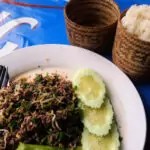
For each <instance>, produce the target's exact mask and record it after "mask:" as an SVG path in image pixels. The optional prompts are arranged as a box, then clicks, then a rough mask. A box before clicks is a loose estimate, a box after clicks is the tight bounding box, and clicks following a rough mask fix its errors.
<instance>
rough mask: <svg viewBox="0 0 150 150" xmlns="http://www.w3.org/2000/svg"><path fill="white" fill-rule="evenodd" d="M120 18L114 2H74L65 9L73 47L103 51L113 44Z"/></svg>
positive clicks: (91, 0) (94, 0) (96, 0)
mask: <svg viewBox="0 0 150 150" xmlns="http://www.w3.org/2000/svg"><path fill="white" fill-rule="evenodd" d="M119 16H120V11H119V8H118V6H117V5H116V4H115V3H114V2H113V1H112V0H72V1H70V2H69V3H68V4H67V5H66V7H65V20H66V28H67V35H68V39H69V41H70V43H71V44H72V45H76V46H80V47H84V48H87V49H90V50H94V51H96V50H98V51H102V49H103V48H102V47H105V46H106V45H110V43H112V42H113V38H114V34H115V30H116V24H117V19H118V18H119Z"/></svg>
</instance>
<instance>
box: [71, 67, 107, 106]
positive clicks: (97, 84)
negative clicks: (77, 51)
mask: <svg viewBox="0 0 150 150" xmlns="http://www.w3.org/2000/svg"><path fill="white" fill-rule="evenodd" d="M73 85H74V87H77V89H76V93H77V95H78V97H79V98H80V100H81V101H82V102H83V103H84V104H85V105H86V106H89V107H92V108H100V107H101V105H102V104H103V102H104V97H105V94H106V88H105V84H104V82H103V80H102V78H101V77H100V75H99V74H98V73H96V72H95V71H93V70H90V69H81V70H79V71H78V72H77V73H76V75H75V77H74V80H73Z"/></svg>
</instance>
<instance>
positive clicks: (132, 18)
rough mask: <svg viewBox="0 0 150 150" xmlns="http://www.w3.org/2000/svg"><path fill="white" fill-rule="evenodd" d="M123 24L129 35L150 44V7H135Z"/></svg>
mask: <svg viewBox="0 0 150 150" xmlns="http://www.w3.org/2000/svg"><path fill="white" fill-rule="evenodd" d="M121 22H122V25H123V26H124V27H125V28H126V30H127V31H128V32H129V33H131V34H134V35H136V36H137V37H138V38H139V39H141V40H144V41H149V42H150V30H149V29H150V5H133V6H132V7H130V8H129V9H128V10H127V12H126V15H125V16H124V17H123V18H122V20H121Z"/></svg>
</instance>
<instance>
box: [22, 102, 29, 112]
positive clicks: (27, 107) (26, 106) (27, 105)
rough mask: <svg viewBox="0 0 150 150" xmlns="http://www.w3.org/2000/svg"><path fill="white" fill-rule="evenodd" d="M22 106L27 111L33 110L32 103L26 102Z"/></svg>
mask: <svg viewBox="0 0 150 150" xmlns="http://www.w3.org/2000/svg"><path fill="white" fill-rule="evenodd" d="M21 106H22V107H23V108H24V109H25V111H28V110H30V108H31V102H28V101H24V102H22V104H21Z"/></svg>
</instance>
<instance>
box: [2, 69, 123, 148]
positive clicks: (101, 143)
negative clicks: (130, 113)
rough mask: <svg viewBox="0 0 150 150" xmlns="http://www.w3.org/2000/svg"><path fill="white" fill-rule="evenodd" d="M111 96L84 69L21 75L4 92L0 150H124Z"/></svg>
mask: <svg viewBox="0 0 150 150" xmlns="http://www.w3.org/2000/svg"><path fill="white" fill-rule="evenodd" d="M110 101H111V98H109V96H108V93H107V92H106V86H105V83H104V81H103V79H102V77H100V76H99V74H98V73H96V72H95V71H93V70H90V69H82V70H79V71H78V72H77V74H75V76H74V79H73V81H71V80H69V79H68V78H67V77H66V76H64V75H62V74H61V73H59V74H58V73H51V74H50V73H47V74H44V73H43V74H36V75H35V74H34V75H33V76H32V77H31V78H28V77H27V76H25V77H22V76H21V77H18V78H15V80H12V81H10V84H9V86H8V87H6V88H2V89H1V90H0V150H1V149H2V150H119V146H120V142H119V132H118V129H117V125H116V123H114V122H115V121H114V120H116V119H115V116H114V112H113V108H112V105H111V102H110Z"/></svg>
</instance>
